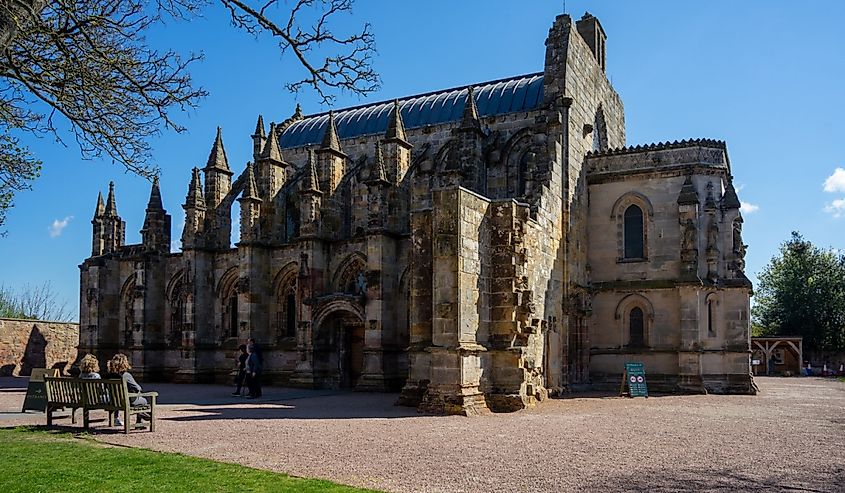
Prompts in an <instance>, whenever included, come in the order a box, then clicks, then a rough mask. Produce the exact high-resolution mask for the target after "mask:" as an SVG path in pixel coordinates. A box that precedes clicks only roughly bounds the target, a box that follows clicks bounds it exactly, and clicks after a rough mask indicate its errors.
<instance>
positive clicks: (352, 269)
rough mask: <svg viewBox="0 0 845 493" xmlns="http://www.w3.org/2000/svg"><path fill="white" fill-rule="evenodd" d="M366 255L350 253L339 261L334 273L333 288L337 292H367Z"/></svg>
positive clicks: (354, 293)
mask: <svg viewBox="0 0 845 493" xmlns="http://www.w3.org/2000/svg"><path fill="white" fill-rule="evenodd" d="M366 270H367V265H366V257H364V256H363V255H362V254H352V255H350V256H349V257H347V259H346V260H344V261H343V263H341V265H340V267H338V269H337V271H336V274H335V281H334V285H335V290H336V291H337V292H338V293H345V294H352V295H361V294H365V293H366V292H367V278H366V276H365V274H364V273H365V272H366Z"/></svg>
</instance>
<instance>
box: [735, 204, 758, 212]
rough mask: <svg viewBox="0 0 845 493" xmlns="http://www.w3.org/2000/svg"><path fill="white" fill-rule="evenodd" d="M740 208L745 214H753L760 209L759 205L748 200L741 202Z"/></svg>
mask: <svg viewBox="0 0 845 493" xmlns="http://www.w3.org/2000/svg"><path fill="white" fill-rule="evenodd" d="M739 210H740V211H742V213H743V214H753V213H755V212H757V211H759V210H760V206H759V205H754V204H749V203H748V202H740V206H739Z"/></svg>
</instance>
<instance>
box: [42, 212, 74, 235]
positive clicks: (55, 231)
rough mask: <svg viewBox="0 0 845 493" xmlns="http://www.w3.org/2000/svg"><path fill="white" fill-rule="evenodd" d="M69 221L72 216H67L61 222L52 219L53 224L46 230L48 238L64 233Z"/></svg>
mask: <svg viewBox="0 0 845 493" xmlns="http://www.w3.org/2000/svg"><path fill="white" fill-rule="evenodd" d="M71 219H73V216H67V217H66V218H64V219H62V220H61V221H59V220H58V219H54V220H53V224H51V225H50V227H48V228H47V232H48V233H49V234H50V238H55V237H57V236H61V234H62V231H64V229H65V228H66V227H67V224H68V223H69V222H70V220H71Z"/></svg>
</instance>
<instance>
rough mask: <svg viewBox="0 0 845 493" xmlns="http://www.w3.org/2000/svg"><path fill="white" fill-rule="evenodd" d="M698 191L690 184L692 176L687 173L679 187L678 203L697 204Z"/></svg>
mask: <svg viewBox="0 0 845 493" xmlns="http://www.w3.org/2000/svg"><path fill="white" fill-rule="evenodd" d="M698 203H699V201H698V192H697V191H696V190H695V186H694V185H693V184H692V176H691V175H687V179H686V180H684V184H683V186H682V187H681V193H680V194H679V195H678V205H691V204H698Z"/></svg>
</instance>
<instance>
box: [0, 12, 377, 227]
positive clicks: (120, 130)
mask: <svg viewBox="0 0 845 493" xmlns="http://www.w3.org/2000/svg"><path fill="white" fill-rule="evenodd" d="M291 1H293V0H291ZM212 5H220V6H222V7H223V8H226V9H227V10H228V11H229V13H230V16H231V22H232V24H233V25H234V26H236V27H238V28H241V29H243V30H245V31H247V32H248V33H251V34H253V35H259V34H261V33H264V32H267V33H270V34H271V35H272V36H273V37H275V38H276V39H278V42H279V47H280V49H281V51H282V53H283V54H284V53H285V52H292V53H293V54H294V57H295V59H296V61H297V64H298V65H299V66H301V67H302V68H304V70H305V72H306V75H305V77H304V78H302V79H300V80H298V81H295V82H290V83H288V84H286V87H287V88H288V89H289V90H291V91H293V92H296V91H299V90H301V89H302V88H304V87H310V88H312V89H313V90H314V91H315V92H316V93H317V94H318V95H319V96H320V98H321V100H322V102H324V103H329V104H330V103H332V102H333V101H334V100H335V96H334V95H333V94H332V92H334V91H336V90H339V91H347V92H351V93H353V94H358V95H366V94H368V93H371V92H373V91H375V90H376V89H377V88H378V84H379V80H378V75H377V74H376V73H375V72H374V71H373V68H372V56H373V54H374V53H375V40H374V38H373V35H372V33H371V32H370V25H369V24H364V25H363V28H362V29H361V31H360V32H357V33H354V34H351V35H346V36H340V35H336V34H335V33H334V32H333V31H332V30H331V29H330V26H331V25H332V24H334V23H335V21H336V18H337V17H338V15H340V14H348V13H350V12H351V10H352V5H353V0H296V1H293V5H292V6H288V4H287V2H282V1H280V0H261V1H247V0H155V1H144V0H53V1H51V2H46V1H45V0H0V226H1V225H2V224H3V222H4V217H5V216H4V214H5V212H6V210H7V209H8V208H9V207H11V204H12V203H11V200H12V197H13V195H14V193H15V192H18V191H21V190H26V189H28V188H29V184H30V183H31V181H32V180H34V179H35V178H36V177H37V176H38V174H39V172H40V165H41V163H40V162H39V161H38V160H37V159H36V158H35V156H34V155H33V154H32V153H31V152H30V151H29V150H28V149H26V148H25V147H22V146H20V145H19V140H18V138H17V137H16V136H15V135H13V134H15V133H16V132H30V133H36V134H39V135H44V134H47V135H52V136H53V137H54V138H55V139H56V140H57V141H58V142H59V143H62V144H63V145H64V144H65V142H64V140H65V139H66V138H67V136H66V135H67V133H69V134H70V135H72V137H73V139H74V140H75V141H76V143H77V145H78V146H79V149H80V152H81V154H82V157H83V158H85V159H92V158H100V157H106V158H110V159H111V160H112V161H113V162H116V163H120V164H121V165H123V166H124V167H125V169H126V170H127V171H129V172H132V173H136V174H138V175H141V176H144V177H147V178H151V177H152V176H153V175H155V174H157V173H158V172H159V170H158V168H157V167H156V166H155V164H154V163H152V162H151V160H150V157H151V148H150V143H149V142H150V138H151V137H154V136H156V135H158V134H159V133H160V132H161V131H162V130H164V129H170V130H174V131H176V132H182V131H184V130H185V128H184V127H183V126H182V125H180V124H179V123H178V122H177V121H176V120H175V119H174V114H178V113H181V112H184V111H186V110H189V109H191V108H195V107H196V106H197V104H198V103H199V101H200V99H202V98H203V97H204V96H206V92H205V91H204V90H203V89H202V88H196V87H194V85H193V81H192V80H191V77H190V75H189V69H190V68H191V66H192V64H193V63H194V62H196V61H199V60H201V58H202V56H201V55H196V54H188V55H186V56H180V55H179V54H177V53H175V52H173V51H166V52H160V51H157V50H155V49H153V48H151V47H150V46H149V45H148V43H147V41H146V38H145V36H146V34H147V33H148V32H149V31H150V29H151V28H152V27H153V26H155V25H160V24H161V23H163V22H166V21H169V20H174V19H175V20H180V19H182V20H184V19H191V18H193V17H195V16H197V15H199V13H200V12H201V10H202V9H203V8H206V7H210V6H212ZM65 125H68V126H69V132H67V131H65V130H64V126H65Z"/></svg>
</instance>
